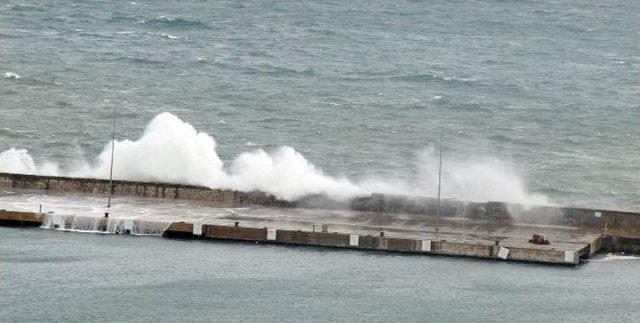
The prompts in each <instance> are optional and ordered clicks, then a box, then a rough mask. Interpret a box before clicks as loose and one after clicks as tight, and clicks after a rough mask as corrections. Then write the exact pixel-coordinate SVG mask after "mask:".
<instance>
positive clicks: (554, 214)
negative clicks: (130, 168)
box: [0, 173, 640, 236]
mask: <svg viewBox="0 0 640 323" xmlns="http://www.w3.org/2000/svg"><path fill="white" fill-rule="evenodd" d="M3 187H4V188H19V189H38V190H48V191H55V192H73V193H85V194H93V195H106V194H107V193H108V190H109V181H108V180H101V179H90V178H68V177H52V176H35V175H22V174H7V173H0V188H3ZM113 193H114V194H115V195H120V196H137V197H150V198H165V199H177V198H179V199H191V200H207V201H213V202H216V203H219V204H221V205H225V206H250V205H261V206H266V207H281V208H289V207H303V208H325V209H351V210H357V211H368V212H378V213H409V214H425V215H435V214H436V211H437V203H436V200H435V199H433V198H425V197H413V196H401V195H384V194H371V195H370V196H363V197H357V198H353V199H350V200H347V201H335V200H332V199H329V198H327V197H325V196H322V195H312V196H306V197H304V198H302V199H299V200H297V201H284V200H280V199H277V198H276V197H274V196H273V195H270V194H267V193H264V192H259V191H253V192H240V191H235V190H227V189H211V188H207V187H202V186H191V185H180V184H169V183H151V182H133V181H114V182H113ZM441 216H443V217H465V218H474V219H483V220H492V221H514V222H519V223H528V224H551V225H569V226H576V227H580V228H583V229H586V230H592V231H598V232H603V233H607V232H614V233H617V234H619V235H638V236H640V213H633V212H623V211H613V210H598V209H587V208H570V207H551V206H541V207H531V208H525V207H523V206H521V205H516V204H508V203H501V202H485V203H475V202H461V201H455V200H443V201H442V203H441Z"/></svg>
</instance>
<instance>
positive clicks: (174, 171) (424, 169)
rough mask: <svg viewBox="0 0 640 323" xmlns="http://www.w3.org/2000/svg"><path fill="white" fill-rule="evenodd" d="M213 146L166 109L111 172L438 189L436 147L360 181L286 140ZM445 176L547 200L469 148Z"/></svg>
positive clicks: (469, 192)
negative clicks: (225, 155)
mask: <svg viewBox="0 0 640 323" xmlns="http://www.w3.org/2000/svg"><path fill="white" fill-rule="evenodd" d="M216 147H217V145H216V141H215V140H214V138H213V137H212V136H210V135H209V134H207V133H204V132H199V131H197V130H196V129H195V128H194V127H193V126H192V125H191V124H189V123H187V122H184V121H182V120H181V119H179V118H178V117H176V116H175V115H173V114H171V113H167V112H165V113H162V114H159V115H157V116H156V117H155V118H153V120H151V122H149V124H148V125H147V126H146V128H145V130H144V133H143V134H142V136H141V137H140V138H139V139H137V140H122V141H120V140H116V142H115V151H116V152H115V158H114V165H113V166H114V173H113V174H114V178H115V179H120V180H135V181H160V182H171V183H181V184H192V185H202V186H207V187H211V188H228V189H235V190H241V191H251V190H261V191H264V192H267V193H271V194H273V195H275V196H276V197H278V198H281V199H285V200H296V199H299V198H301V197H303V196H306V195H310V194H324V195H327V196H328V197H330V198H334V199H338V200H344V199H348V198H351V197H355V196H361V195H368V194H371V193H385V194H404V195H417V196H435V195H436V192H437V186H436V183H437V174H438V173H437V172H438V170H437V169H438V168H437V157H436V156H437V154H435V153H434V152H433V150H426V151H425V152H423V153H422V154H420V156H419V157H418V158H417V160H416V163H415V164H416V166H415V169H414V170H412V171H411V174H410V175H411V179H410V180H398V179H394V178H385V177H380V176H370V177H369V178H367V179H365V180H360V181H355V180H352V179H349V178H346V177H340V176H330V175H327V174H325V173H324V172H323V171H322V170H321V169H318V168H317V167H316V166H315V165H314V164H313V163H311V162H310V161H309V160H307V159H306V158H305V157H304V156H303V155H302V154H300V153H299V152H298V151H296V150H295V149H294V148H292V147H288V146H282V147H279V148H276V149H274V150H272V151H265V150H263V149H257V150H253V151H249V152H245V153H242V154H240V155H239V156H237V157H236V158H235V159H234V160H233V161H231V162H230V163H229V165H224V163H223V162H222V160H221V159H220V157H219V156H218V154H217V152H216ZM110 148H111V143H108V144H106V145H105V146H104V148H103V150H102V152H101V153H100V154H99V155H98V156H97V157H96V158H95V159H94V160H92V161H87V160H84V159H81V160H78V161H77V162H75V163H72V164H73V165H74V166H73V167H72V168H65V167H60V166H59V165H58V164H57V163H55V162H49V161H46V162H43V163H38V162H36V161H35V160H34V158H33V157H32V156H31V154H29V152H28V151H27V150H25V149H16V148H11V149H8V150H6V151H4V152H2V153H0V172H9V173H24V174H37V175H54V176H56V175H57V176H71V177H92V178H108V175H109V167H110V160H111V150H110ZM442 176H443V183H444V184H443V187H442V189H443V191H442V194H443V196H444V197H447V198H457V199H461V200H470V201H478V202H482V201H503V202H512V203H521V204H525V205H541V204H548V201H547V199H546V198H545V197H544V196H542V195H537V194H530V193H529V192H528V191H527V190H526V187H525V185H524V182H523V180H522V179H521V178H520V176H518V173H517V172H516V171H515V169H514V168H513V167H510V166H509V164H507V163H504V162H502V161H500V160H497V159H493V158H486V157H477V156H470V157H468V158H465V159H464V160H447V162H446V164H445V165H444V167H443V171H442Z"/></svg>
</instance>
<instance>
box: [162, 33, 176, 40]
mask: <svg viewBox="0 0 640 323" xmlns="http://www.w3.org/2000/svg"><path fill="white" fill-rule="evenodd" d="M162 37H164V38H169V39H178V38H180V37H178V36H173V35H169V34H162Z"/></svg>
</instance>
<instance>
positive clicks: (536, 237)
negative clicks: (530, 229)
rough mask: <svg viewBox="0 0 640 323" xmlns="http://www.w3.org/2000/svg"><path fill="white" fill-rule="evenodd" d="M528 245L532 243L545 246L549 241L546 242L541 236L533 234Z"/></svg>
mask: <svg viewBox="0 0 640 323" xmlns="http://www.w3.org/2000/svg"><path fill="white" fill-rule="evenodd" d="M529 243H533V244H544V245H547V244H549V240H546V239H545V238H544V236H543V235H541V234H535V233H534V234H533V239H531V240H529Z"/></svg>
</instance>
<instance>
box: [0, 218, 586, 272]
mask: <svg viewBox="0 0 640 323" xmlns="http://www.w3.org/2000/svg"><path fill="white" fill-rule="evenodd" d="M75 220H78V219H75ZM75 220H74V218H72V217H70V218H63V217H60V216H51V215H47V214H38V213H29V212H14V211H6V210H0V226H31V227H37V226H41V227H42V228H46V229H57V230H76V231H83V230H78V229H77V227H75V226H74V223H76V221H75ZM82 220H83V221H81V222H87V221H89V222H91V223H92V225H91V226H88V227H86V228H85V230H84V231H90V232H95V231H102V232H109V233H114V234H134V233H136V232H137V233H139V234H140V233H141V234H149V232H150V231H146V232H145V231H140V229H139V228H141V227H152V228H162V229H161V230H155V231H152V232H151V234H152V235H162V236H164V237H179V238H191V239H206V240H230V241H246V242H256V243H272V244H283V245H303V246H322V247H332V248H346V249H356V250H367V251H387V252H402V253H412V254H426V255H444V256H456V257H474V258H485V259H495V260H507V261H526V262H538V263H546V264H560V265H577V264H579V262H580V258H581V257H584V256H588V255H589V254H592V253H594V252H596V250H591V249H590V248H589V244H582V245H579V246H577V247H571V248H566V247H565V248H563V247H562V245H559V246H557V247H553V248H551V247H548V246H538V245H522V244H517V243H516V244H510V243H509V242H505V243H497V242H496V243H487V242H479V241H475V242H474V241H445V240H439V241H436V240H430V239H427V238H422V239H420V238H415V237H412V238H410V237H403V236H398V237H389V236H385V235H383V234H380V235H371V234H363V233H361V232H357V231H354V232H329V231H321V232H318V231H308V230H292V229H280V228H277V227H269V228H267V227H250V226H249V227H245V226H241V225H240V224H239V222H236V223H235V224H231V225H221V224H200V223H189V222H172V223H157V222H154V223H150V224H147V223H145V222H147V221H144V220H130V219H110V218H109V219H107V218H96V217H94V218H83V219H82ZM76 225H77V223H76ZM136 227H137V228H138V229H136Z"/></svg>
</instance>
